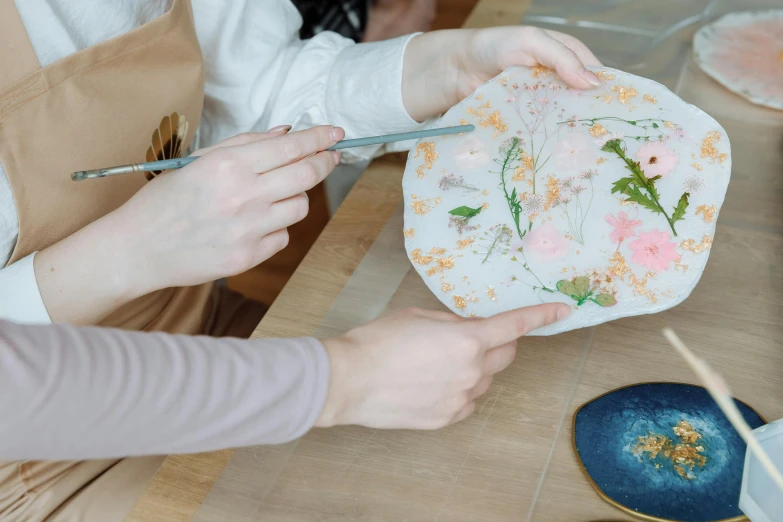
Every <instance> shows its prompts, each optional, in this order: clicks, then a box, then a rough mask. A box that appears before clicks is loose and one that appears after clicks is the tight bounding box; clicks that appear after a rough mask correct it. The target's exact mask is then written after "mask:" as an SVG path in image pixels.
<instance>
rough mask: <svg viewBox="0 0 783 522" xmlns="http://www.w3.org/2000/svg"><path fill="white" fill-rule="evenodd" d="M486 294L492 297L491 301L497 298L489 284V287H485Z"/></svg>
mask: <svg viewBox="0 0 783 522" xmlns="http://www.w3.org/2000/svg"><path fill="white" fill-rule="evenodd" d="M487 295H488V296H489V298H490V299H492V300H493V301H497V298H496V297H495V289H494V288H492V287H491V286H490V287H487Z"/></svg>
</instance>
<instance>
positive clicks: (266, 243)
mask: <svg viewBox="0 0 783 522" xmlns="http://www.w3.org/2000/svg"><path fill="white" fill-rule="evenodd" d="M286 131H287V129H280V130H277V131H274V132H270V133H263V134H244V135H240V136H236V137H234V138H230V139H228V140H226V141H224V142H222V143H220V144H219V145H217V146H215V147H212V148H210V149H205V150H203V151H199V152H197V153H195V154H196V155H199V156H201V158H200V159H199V160H197V161H195V162H193V163H191V164H190V165H188V166H186V167H184V168H182V169H179V170H174V171H170V172H167V173H164V174H162V175H160V176H158V177H157V178H155V179H154V180H153V181H151V182H149V183H148V184H147V185H145V186H144V187H143V188H142V189H141V190H139V191H138V192H137V193H136V194H135V195H134V196H133V197H132V198H131V199H130V200H128V201H127V202H126V203H125V204H124V205H122V206H121V207H120V208H119V209H117V210H116V211H114V212H112V213H110V214H108V215H106V216H104V217H103V218H101V219H99V220H97V221H95V222H94V223H91V224H90V225H88V226H87V227H85V228H83V229H82V230H79V231H78V232H76V233H75V234H73V235H71V236H69V237H68V238H66V239H64V240H63V241H60V242H59V243H57V244H55V245H52V246H51V247H49V248H47V249H45V250H43V251H41V252H39V253H38V254H37V255H36V257H35V270H36V278H37V280H38V286H39V289H40V291H41V296H42V297H43V300H44V303H45V305H46V308H47V310H48V312H49V315H50V317H51V318H52V320H53V321H55V322H68V323H71V324H94V323H96V322H98V321H99V320H100V319H102V318H103V317H105V316H106V315H108V314H109V313H111V311H113V310H114V309H116V308H118V307H119V306H121V305H122V304H124V303H125V302H128V301H130V300H132V299H134V298H136V297H139V296H142V295H145V294H147V293H150V292H152V291H155V290H158V289H161V288H168V287H175V286H192V285H197V284H200V283H204V282H207V281H213V280H215V279H219V278H221V277H227V276H231V275H235V274H238V273H241V272H244V271H245V270H248V269H249V268H252V267H254V266H256V265H258V264H259V263H261V262H262V261H264V260H265V259H267V258H269V257H271V256H272V255H274V254H275V253H276V252H278V251H279V250H281V249H282V248H284V247H285V246H286V245H287V243H288V233H287V230H286V228H287V227H288V226H290V225H292V224H294V223H297V222H298V221H301V220H302V219H303V218H304V217H305V216H306V215H307V212H308V201H307V196H306V195H305V191H306V190H309V189H311V188H312V187H314V186H315V185H317V184H318V183H320V182H321V181H322V180H323V179H324V178H325V177H326V176H327V175H328V174H329V173H330V172H331V171H332V170H333V169H334V167H335V166H336V165H337V164H338V163H339V154H338V153H337V152H328V151H325V149H327V148H328V147H330V146H331V145H333V144H334V143H336V142H338V141H340V140H341V139H343V137H344V132H343V130H342V129H340V128H337V127H328V126H323V127H315V128H312V129H308V130H305V131H301V132H294V133H290V134H286ZM96 182H97V183H100V182H101V180H98V181H96ZM85 253H87V255H86V256H85Z"/></svg>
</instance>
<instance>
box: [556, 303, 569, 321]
mask: <svg viewBox="0 0 783 522" xmlns="http://www.w3.org/2000/svg"><path fill="white" fill-rule="evenodd" d="M569 315H571V307H570V306H561V307H560V308H558V309H557V320H558V321H562V320H563V319H566V318H567V317H568V316H569Z"/></svg>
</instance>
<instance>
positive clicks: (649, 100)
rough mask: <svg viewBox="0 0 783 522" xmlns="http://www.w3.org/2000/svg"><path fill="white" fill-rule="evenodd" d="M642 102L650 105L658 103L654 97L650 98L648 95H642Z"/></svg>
mask: <svg viewBox="0 0 783 522" xmlns="http://www.w3.org/2000/svg"><path fill="white" fill-rule="evenodd" d="M644 101H646V102H650V103H658V100H656V99H655V96H650V95H649V94H645V95H644Z"/></svg>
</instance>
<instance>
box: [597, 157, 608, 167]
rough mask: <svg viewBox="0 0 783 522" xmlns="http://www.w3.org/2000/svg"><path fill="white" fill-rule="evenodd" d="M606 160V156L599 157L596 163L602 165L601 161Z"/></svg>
mask: <svg viewBox="0 0 783 522" xmlns="http://www.w3.org/2000/svg"><path fill="white" fill-rule="evenodd" d="M604 161H606V158H598V159H597V160H595V164H596V165H600V164H601V163H603V162H604Z"/></svg>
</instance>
